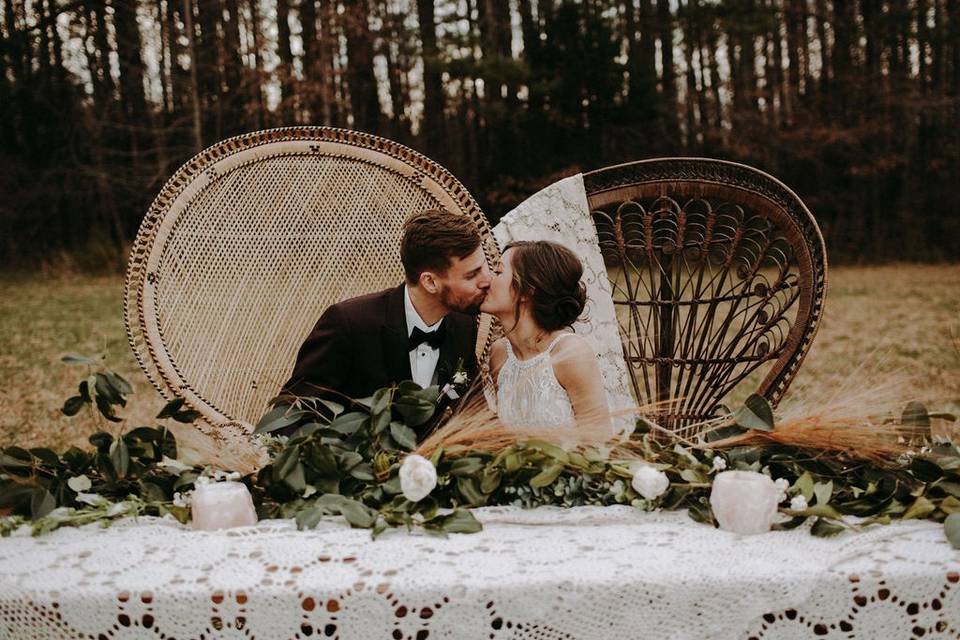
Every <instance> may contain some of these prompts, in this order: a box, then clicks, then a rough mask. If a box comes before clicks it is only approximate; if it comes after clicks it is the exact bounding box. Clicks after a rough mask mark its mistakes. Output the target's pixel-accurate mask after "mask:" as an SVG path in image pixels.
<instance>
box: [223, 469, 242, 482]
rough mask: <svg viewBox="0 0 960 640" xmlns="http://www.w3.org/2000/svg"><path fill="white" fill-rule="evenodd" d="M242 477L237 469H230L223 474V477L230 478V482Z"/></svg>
mask: <svg viewBox="0 0 960 640" xmlns="http://www.w3.org/2000/svg"><path fill="white" fill-rule="evenodd" d="M242 477H243V476H241V475H240V472H239V471H231V472H230V473H228V474H226V475H225V476H224V478H226V479H227V480H230V481H231V482H236V481H237V480H239V479H240V478H242Z"/></svg>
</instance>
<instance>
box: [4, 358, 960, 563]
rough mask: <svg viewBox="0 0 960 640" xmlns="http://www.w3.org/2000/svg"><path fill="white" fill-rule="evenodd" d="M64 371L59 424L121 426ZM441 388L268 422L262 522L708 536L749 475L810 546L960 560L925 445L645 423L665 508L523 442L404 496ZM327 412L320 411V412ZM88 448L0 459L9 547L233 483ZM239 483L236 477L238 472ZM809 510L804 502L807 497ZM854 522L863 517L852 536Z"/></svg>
mask: <svg viewBox="0 0 960 640" xmlns="http://www.w3.org/2000/svg"><path fill="white" fill-rule="evenodd" d="M65 360H66V361H68V362H74V363H80V364H84V365H86V366H88V367H89V369H90V370H89V372H88V373H89V375H88V376H87V377H86V378H85V379H84V380H83V381H82V382H81V383H80V385H79V393H78V395H76V396H73V397H71V398H69V399H68V400H67V401H66V403H65V404H64V407H63V411H64V413H66V414H67V415H74V414H76V413H78V412H79V411H81V410H82V409H84V407H89V408H90V409H91V410H95V411H97V412H99V414H101V415H102V416H103V417H105V418H106V419H107V420H110V421H113V422H119V421H120V420H121V419H120V418H119V416H118V415H117V412H116V408H117V407H122V406H124V405H125V404H126V396H127V395H128V394H130V393H132V392H133V390H132V388H131V386H130V385H129V383H127V382H126V381H125V380H124V379H123V378H122V377H121V376H119V375H118V374H116V373H114V372H112V371H109V370H107V369H104V368H99V369H96V370H95V369H94V368H95V367H97V366H98V365H97V362H96V361H94V360H92V359H89V358H81V357H77V356H70V357H68V358H65ZM438 395H439V390H438V389H437V388H436V387H429V388H427V389H422V388H420V387H419V386H418V385H416V384H415V383H413V382H404V383H401V384H399V385H397V386H394V387H390V388H386V389H381V390H379V391H377V392H376V393H375V394H374V395H373V396H372V397H371V398H367V399H364V400H359V401H356V402H354V403H353V405H352V406H351V407H350V408H349V410H346V409H345V407H344V406H342V405H339V404H337V403H333V402H330V401H328V400H320V399H300V400H297V401H295V402H294V403H293V404H292V405H290V406H281V407H278V408H276V409H275V410H273V411H271V412H270V413H268V414H267V415H266V416H264V418H263V420H261V422H260V424H259V425H258V427H257V433H258V434H259V435H258V436H257V437H258V438H259V439H260V441H261V444H262V445H263V446H264V447H265V448H266V449H267V452H268V454H269V459H270V462H269V463H268V464H267V465H266V466H264V467H263V468H261V469H259V470H258V471H257V472H255V473H252V474H249V475H247V476H244V477H241V478H238V479H239V481H241V482H243V483H244V484H245V485H246V486H247V487H248V489H249V490H250V491H251V493H252V495H253V499H254V504H255V505H256V508H257V513H258V516H259V517H260V518H261V519H263V518H294V519H295V520H296V523H297V526H298V527H299V528H311V527H314V526H316V525H317V523H318V522H320V521H321V520H322V519H323V518H324V517H326V516H330V515H341V516H343V517H344V518H345V519H346V520H347V522H349V524H350V525H351V526H354V527H361V528H367V529H370V530H371V531H372V533H373V535H374V537H376V536H377V535H379V534H380V533H382V532H383V531H385V530H387V529H389V528H392V527H407V528H413V527H419V528H422V529H423V530H425V531H427V532H430V533H437V534H440V535H445V534H448V533H469V532H474V531H479V530H480V529H481V528H482V527H481V524H480V523H479V522H478V521H477V520H476V519H475V518H474V517H473V515H472V514H471V512H470V511H468V510H467V508H469V507H479V506H487V505H517V506H521V507H524V508H533V507H537V506H541V505H555V506H562V507H573V506H580V505H612V504H621V505H633V506H634V507H636V508H638V509H642V510H654V509H668V510H673V509H687V510H688V513H689V515H690V517H691V518H693V519H694V520H696V521H698V522H703V523H708V524H711V525H712V524H714V518H713V515H712V513H711V510H710V503H709V494H710V489H711V483H712V478H713V477H714V475H715V474H716V473H717V472H719V471H722V470H724V469H740V470H751V471H759V472H762V473H766V474H768V475H770V476H771V477H773V478H779V479H781V480H780V481H779V482H780V483H781V488H782V489H784V495H783V497H784V498H790V497H792V498H793V500H792V501H791V507H792V508H781V511H782V512H784V513H785V514H786V515H787V516H788V519H786V520H785V521H783V522H781V523H778V524H776V525H774V527H775V528H778V529H788V528H794V527H797V526H800V525H801V524H803V523H804V522H806V521H807V520H808V519H809V518H814V523H813V526H812V527H811V529H810V531H811V533H812V534H813V535H818V536H829V535H834V534H836V533H838V532H840V531H842V530H844V529H846V528H850V527H854V526H856V527H863V526H866V525H869V524H874V523H887V522H890V521H892V520H896V519H912V518H924V519H931V520H935V521H943V522H945V523H946V525H945V531H946V535H947V537H948V539H949V540H950V542H951V543H952V544H953V546H954V547H956V548H960V448H958V447H957V446H956V445H954V444H952V443H935V442H932V441H931V440H930V439H929V437H928V436H922V437H920V438H919V439H918V440H917V441H915V442H913V443H912V444H913V445H914V446H915V447H916V452H915V455H909V456H906V457H905V458H904V459H901V460H900V461H898V462H897V463H896V464H895V465H894V466H893V467H892V468H886V467H880V466H875V465H865V464H862V463H856V462H855V461H852V460H846V459H844V457H843V456H842V455H834V456H824V455H816V452H814V454H811V452H810V451H804V450H800V449H797V448H792V447H786V446H777V445H771V446H763V447H760V446H750V447H746V446H743V447H734V448H728V449H723V450H719V449H718V450H710V449H702V448H686V447H683V446H680V445H678V444H665V443H664V442H663V441H662V439H660V438H657V437H654V432H652V431H651V430H650V427H651V425H650V423H648V422H647V421H646V420H644V419H639V420H637V426H636V430H635V432H634V433H633V435H632V437H631V446H632V447H633V450H634V451H635V452H636V453H637V454H638V457H639V458H640V459H642V460H643V464H645V465H647V466H649V467H652V468H654V469H656V470H658V471H659V472H662V474H663V475H664V476H665V477H666V479H667V480H669V486H668V487H666V489H665V490H664V491H662V493H660V494H659V495H657V496H656V497H652V498H651V497H649V496H648V497H644V496H643V495H641V493H640V492H639V491H638V489H637V488H636V487H635V486H634V485H635V482H633V480H634V476H635V472H636V468H635V467H636V465H637V459H636V458H635V459H631V460H617V459H611V458H610V457H609V453H608V452H607V451H604V450H602V449H599V448H586V449H583V450H577V451H567V450H564V449H563V448H561V447H559V446H557V445H555V444H552V443H550V442H545V441H538V440H531V441H526V442H519V443H517V444H515V445H513V446H510V447H508V448H506V449H504V450H501V451H498V452H495V453H488V452H484V451H444V450H443V449H438V450H437V451H435V452H434V454H433V456H432V458H431V463H432V465H433V467H434V468H435V471H436V485H435V487H433V488H432V490H430V491H429V495H427V496H426V497H424V498H422V499H420V500H417V501H412V500H410V499H408V498H407V497H405V495H404V491H403V487H402V483H401V480H400V468H401V466H402V463H403V461H404V459H405V458H407V456H408V454H409V452H410V451H411V450H412V449H414V448H415V446H416V437H415V433H414V428H416V427H419V426H421V425H423V424H424V423H426V422H427V421H429V420H430V419H431V418H432V417H433V416H434V413H435V411H436V404H435V400H436V398H437V396H438ZM321 406H322V408H321ZM921 409H922V407H918V406H917V405H916V403H912V404H911V406H910V409H909V412H908V414H909V419H910V420H911V421H913V422H916V421H917V419H918V418H917V416H918V415H919V416H920V419H921V422H922V419H923V418H925V410H923V415H921V414H920V410H921ZM198 417H199V416H198V415H197V414H196V412H193V411H189V410H184V409H183V401H182V400H180V399H178V400H174V401H172V402H170V403H168V404H167V405H166V406H165V407H164V408H163V409H162V410H161V411H160V413H159V414H158V415H157V418H158V420H175V421H179V422H183V423H192V422H193V421H195V420H196V419H197V418H198ZM735 418H736V419H735V420H734V421H733V422H734V425H733V428H734V429H740V430H743V429H745V428H753V429H773V428H774V425H773V413H772V411H771V410H770V408H769V405H766V404H765V401H763V399H762V398H759V396H753V397H751V398H750V399H749V400H748V402H747V404H746V405H745V407H744V408H743V409H741V410H740V411H739V412H737V414H736V415H735ZM298 423H299V424H301V425H302V426H300V427H299V429H298V430H297V431H296V433H295V434H294V435H293V437H282V436H281V437H273V436H272V435H270V434H271V433H273V432H275V431H276V430H278V429H283V428H284V427H290V426H291V425H294V424H298ZM90 444H91V445H92V446H93V449H91V450H82V449H79V448H76V447H71V448H70V449H68V450H67V451H65V452H63V453H61V454H58V453H56V452H54V451H52V450H50V449H47V448H33V449H29V450H26V449H22V448H19V447H6V448H3V449H0V515H3V516H4V517H0V534H2V535H4V536H7V535H10V534H11V533H12V532H14V531H16V530H17V529H19V528H21V527H24V526H29V527H30V529H31V531H32V533H33V534H35V535H36V534H41V533H46V532H49V531H52V530H54V529H57V528H58V527H61V526H79V525H84V524H89V523H92V522H100V523H102V524H103V525H104V526H106V525H108V524H110V523H111V522H113V521H114V520H116V519H119V518H123V517H129V516H135V515H151V516H170V517H173V518H176V519H177V520H178V521H180V522H182V523H186V522H188V521H189V507H188V504H187V502H186V500H185V499H184V496H185V495H189V492H190V491H191V490H192V489H193V488H194V487H195V484H197V483H199V482H200V481H201V480H200V478H202V477H210V478H213V479H219V478H221V477H223V476H224V475H225V474H224V473H223V472H222V471H216V470H214V469H211V468H206V469H204V468H200V467H195V466H188V465H185V464H183V463H181V462H179V461H178V460H177V443H176V440H175V438H174V436H173V435H172V433H171V432H170V430H169V429H168V428H167V427H165V426H163V424H160V425H157V426H141V427H137V428H135V429H132V430H130V431H126V432H124V433H122V435H120V436H118V437H114V436H112V435H110V434H108V433H103V432H98V433H95V434H93V435H92V436H90ZM237 475H239V474H237ZM801 497H802V499H801ZM844 516H857V517H858V518H862V520H861V521H859V523H858V524H857V525H852V524H850V523H849V521H847V520H844Z"/></svg>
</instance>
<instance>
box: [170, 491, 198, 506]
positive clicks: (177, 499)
mask: <svg viewBox="0 0 960 640" xmlns="http://www.w3.org/2000/svg"><path fill="white" fill-rule="evenodd" d="M192 493H193V492H191V491H187V492H186V493H180V492H179V491H177V492H176V493H174V494H173V506H175V507H189V506H190V502H191V499H192V495H191V494H192Z"/></svg>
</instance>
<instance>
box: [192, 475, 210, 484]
mask: <svg viewBox="0 0 960 640" xmlns="http://www.w3.org/2000/svg"><path fill="white" fill-rule="evenodd" d="M210 482H211V480H210V478H208V477H207V476H199V477H198V478H197V479H196V480H194V481H193V486H195V487H199V486H200V485H202V484H210Z"/></svg>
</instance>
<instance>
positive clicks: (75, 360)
mask: <svg viewBox="0 0 960 640" xmlns="http://www.w3.org/2000/svg"><path fill="white" fill-rule="evenodd" d="M60 361H61V362H67V363H69V364H85V365H87V366H89V367H95V366H97V365H98V364H100V363H99V362H97V361H96V360H94V359H93V358H89V357H87V356H81V355H77V354H75V353H68V354H67V355H65V356H63V357H62V358H60Z"/></svg>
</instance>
